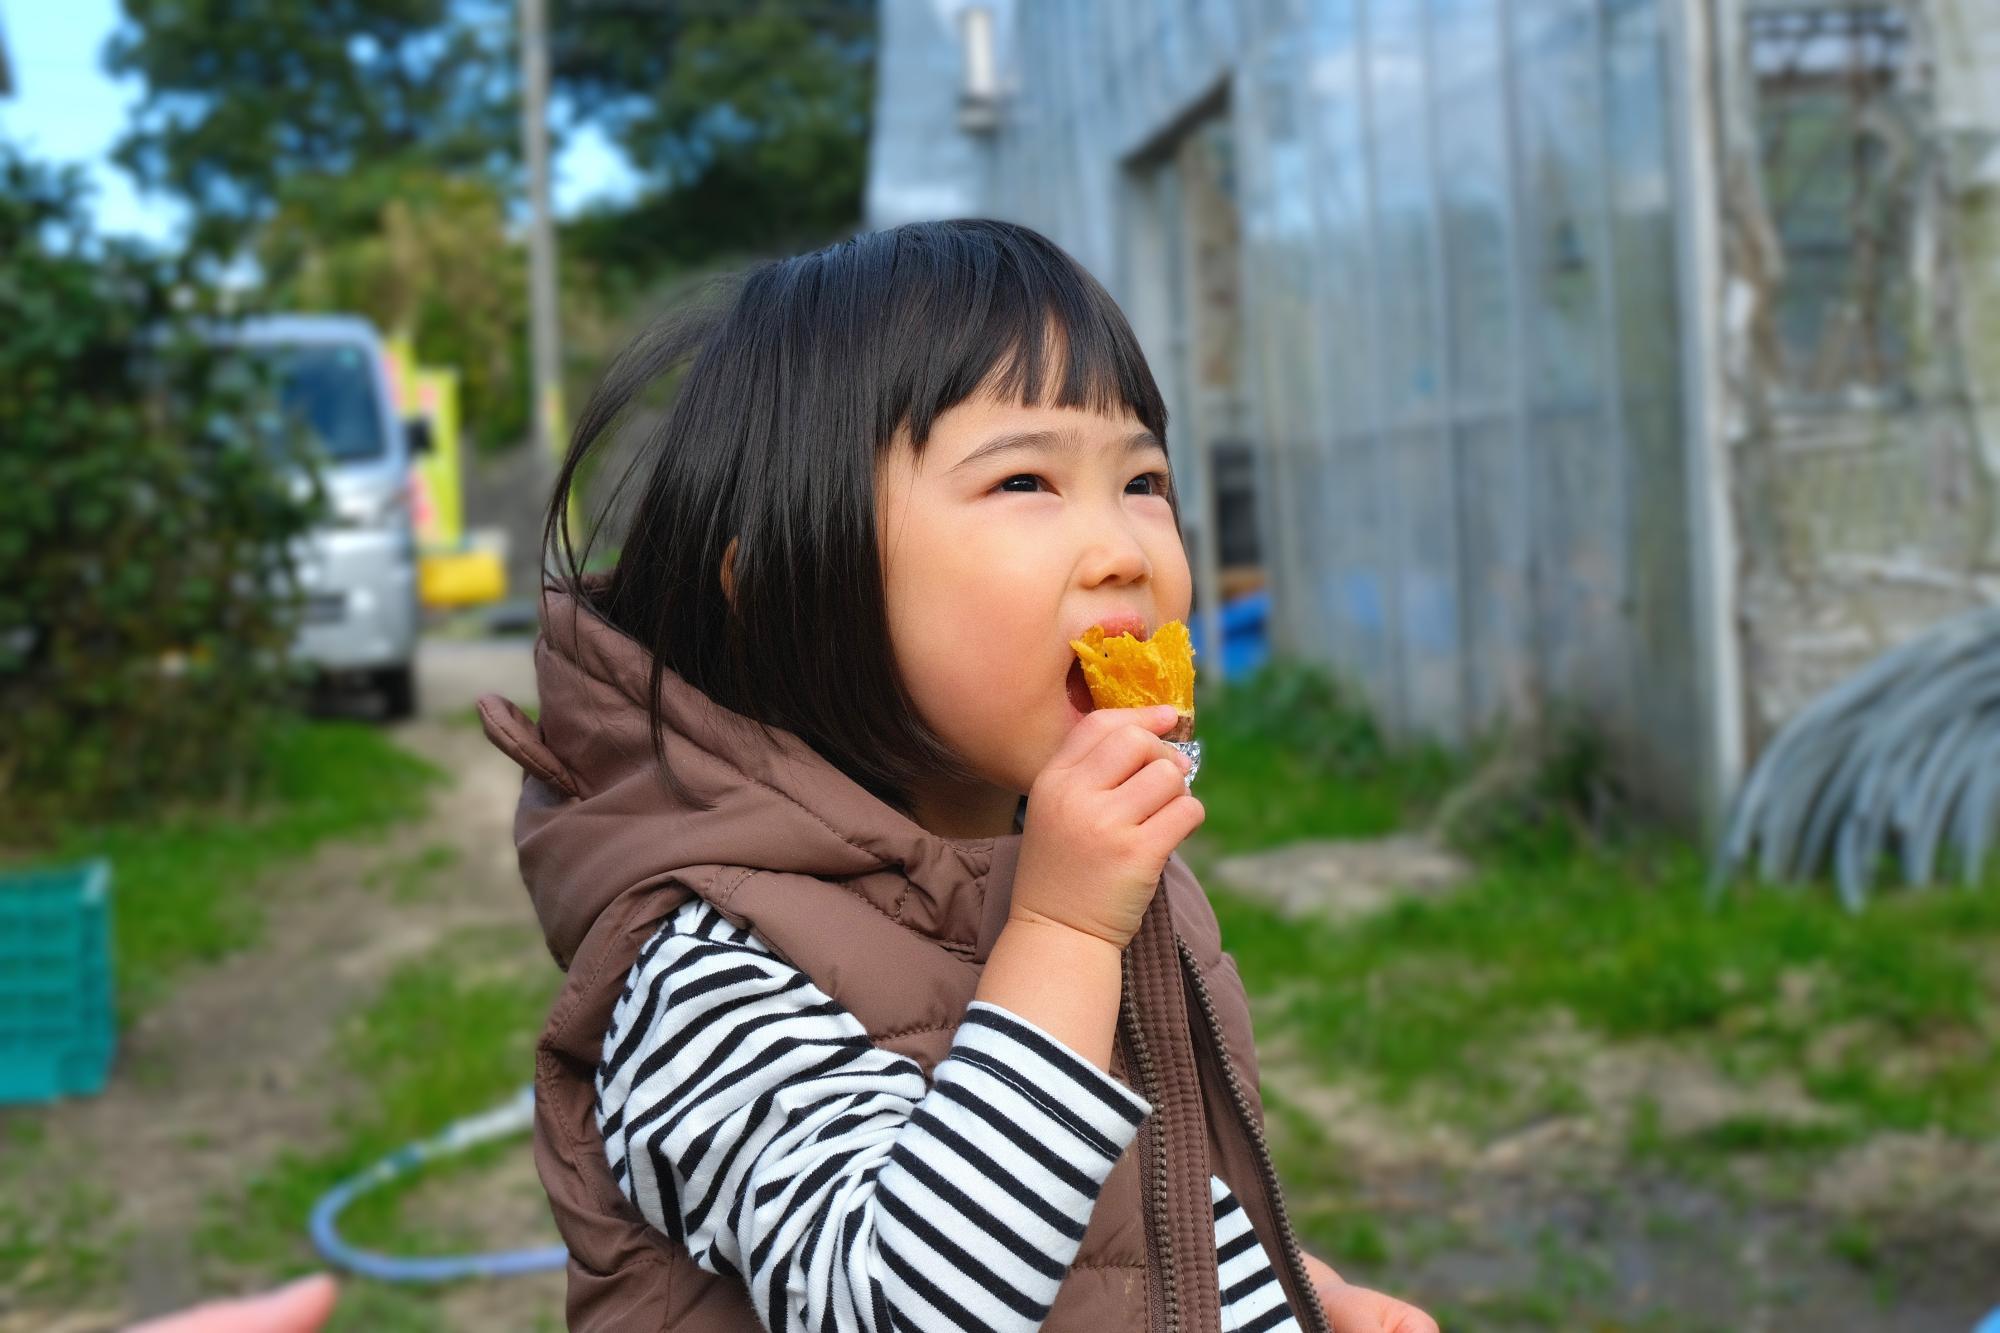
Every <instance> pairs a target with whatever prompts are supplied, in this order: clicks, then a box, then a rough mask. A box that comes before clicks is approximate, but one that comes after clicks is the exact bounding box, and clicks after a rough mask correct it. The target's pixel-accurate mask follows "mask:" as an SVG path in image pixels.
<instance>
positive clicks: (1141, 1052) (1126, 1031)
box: [1119, 951, 1180, 1333]
mask: <svg viewBox="0 0 2000 1333" xmlns="http://www.w3.org/2000/svg"><path fill="white" fill-rule="evenodd" d="M1123 963H1124V969H1125V994H1126V995H1127V996H1130V995H1133V994H1136V992H1135V991H1134V990H1133V988H1132V955H1131V953H1130V952H1129V951H1128V952H1127V953H1126V954H1125V956H1124V959H1123ZM1119 1018H1120V1019H1121V1022H1120V1024H1119V1026H1120V1028H1121V1035H1122V1036H1123V1038H1124V1041H1125V1063H1126V1065H1127V1067H1128V1068H1131V1069H1133V1070H1135V1071H1136V1072H1137V1073H1138V1075H1139V1088H1140V1095H1141V1096H1143V1097H1144V1098H1145V1099H1146V1100H1147V1101H1149V1102H1151V1103H1152V1104H1153V1105H1154V1106H1155V1107H1158V1106H1159V1104H1160V1080H1159V1073H1158V1071H1157V1070H1156V1069H1155V1068H1154V1066H1153V1054H1152V1052H1151V1051H1150V1050H1148V1049H1147V1048H1146V1037H1145V1034H1144V1033H1142V1032H1141V1031H1140V1030H1139V1016H1138V1013H1137V1012H1136V1010H1134V1008H1133V1007H1132V1005H1130V1004H1129V1003H1128V1004H1126V1005H1123V1006H1122V1007H1121V1009H1120V1011H1119ZM1144 1132H1145V1133H1148V1134H1150V1135H1151V1136H1152V1140H1153V1144H1152V1149H1151V1151H1150V1153H1149V1155H1148V1160H1147V1167H1148V1170H1147V1172H1146V1175H1145V1177H1144V1178H1142V1179H1141V1180H1140V1182H1139V1183H1140V1191H1141V1193H1142V1194H1144V1196H1145V1200H1146V1214H1147V1223H1146V1248H1147V1251H1148V1253H1149V1254H1150V1255H1151V1257H1152V1259H1153V1262H1152V1263H1151V1264H1149V1265H1147V1269H1148V1273H1149V1277H1148V1280H1149V1281H1150V1282H1152V1283H1153V1284H1154V1290H1155V1291H1157V1292H1158V1295H1159V1299H1158V1300H1157V1301H1153V1302H1150V1305H1151V1310H1152V1313H1151V1315H1150V1317H1149V1319H1148V1325H1149V1327H1150V1328H1151V1329H1152V1330H1153V1333H1175V1330H1176V1329H1178V1328H1179V1327H1180V1302H1179V1284H1178V1281H1177V1275H1176V1273H1175V1272H1174V1246H1173V1231H1172V1229H1171V1222H1170V1219H1169V1218H1168V1217H1167V1143H1166V1130H1165V1128H1164V1127H1163V1125H1162V1123H1161V1121H1160V1118H1159V1116H1157V1115H1150V1116H1148V1117H1147V1124H1146V1127H1145V1130H1144Z"/></svg>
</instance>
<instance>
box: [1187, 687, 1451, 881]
mask: <svg viewBox="0 0 2000 1333" xmlns="http://www.w3.org/2000/svg"><path fill="white" fill-rule="evenodd" d="M1199 716H1200V727H1201V746H1202V761H1201V762H1202V767H1201V775H1200V777H1198V778H1197V779H1196V782H1197V786H1198V791H1199V793H1200V796H1201V800H1202V805H1203V806H1204V807H1205V808H1206V810H1207V812H1208V813H1207V818H1206V819H1205V820H1204V821H1203V823H1202V827H1201V839H1202V841H1203V843H1204V844H1205V845H1207V846H1209V847H1212V848H1213V849H1215V850H1216V851H1218V852H1235V851H1243V850H1250V849H1254V848H1258V847H1269V846H1274V845H1276V844H1278V843H1284V842H1293V841H1296V840H1299V839H1303V838H1365V837H1375V836H1379V835H1382V834H1386V833H1390V832H1393V831H1394V830H1396V829H1398V828H1400V827H1402V826H1403V825H1404V824H1406V823H1407V822H1408V821H1409V820H1410V819H1411V818H1413V817H1414V816H1415V815H1416V814H1417V813H1418V812H1420V811H1422V810H1424V809H1425V808H1427V807H1428V806H1430V805H1431V804H1432V803H1434V802H1435V801H1436V800H1437V799H1438V798H1439V797H1440V796H1441V795H1442V794H1443V793H1444V792H1445V791H1446V790H1447V789H1448V788H1449V787H1450V786H1451V784H1452V782H1453V780H1454V779H1455V777H1456V776H1457V774H1458V772H1459V765H1458V762H1457V761H1456V760H1454V759H1453V758H1452V757H1451V756H1449V755H1448V754H1447V753H1446V752H1445V751H1443V750H1440V749H1436V748H1434V747H1429V746H1424V747H1418V748H1414V749H1407V750H1404V749H1397V748H1394V747H1392V746H1391V745H1390V744H1389V742H1388V740H1387V738H1386V737H1384V736H1383V734H1382V732H1381V731H1380V729H1379V728H1378V727H1377V726H1376V725H1375V723H1374V721H1373V720H1372V719H1371V718H1370V717H1369V716H1368V714H1367V713H1366V711H1365V710H1364V709H1363V708H1362V707H1361V706H1360V705H1359V703H1358V702H1357V701H1356V700H1355V699H1354V698H1353V697H1352V696H1350V695H1348V694H1347V693H1346V692H1344V691H1343V690H1342V689H1341V688H1340V687H1338V686H1337V685H1335V684H1334V683H1332V682H1331V681H1329V680H1328V679H1327V678H1326V677H1324V676H1322V675H1319V674H1318V673H1316V672H1312V671H1309V670H1305V669H1301V668H1297V667H1290V666H1284V665H1280V666H1276V667H1273V668H1270V669H1267V670H1266V671H1265V672H1263V673H1261V674H1260V675H1259V676H1257V677H1256V678H1254V679H1251V680H1248V681H1245V682H1241V683H1238V684H1234V685H1231V686H1228V687H1225V688H1223V689H1221V690H1219V691H1217V692H1216V693H1214V694H1213V695H1204V696H1203V698H1202V700H1201V702H1200V706H1199Z"/></svg>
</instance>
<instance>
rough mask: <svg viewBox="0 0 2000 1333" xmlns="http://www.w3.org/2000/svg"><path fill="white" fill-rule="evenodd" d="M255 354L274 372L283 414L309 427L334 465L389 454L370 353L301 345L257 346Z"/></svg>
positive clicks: (336, 346) (333, 345)
mask: <svg viewBox="0 0 2000 1333" xmlns="http://www.w3.org/2000/svg"><path fill="white" fill-rule="evenodd" d="M253 354H254V355H255V356H256V357H257V359H258V360H260V361H262V362H263V363H264V364H265V365H267V366H268V367H269V368H270V370H271V372H272V379H273V382H274V385H275V387H276V389H277V394H278V408H279V410H280V411H281V412H282V413H283V414H284V416H285V417H287V418H289V419H290V420H293V421H296V422H298V423H299V424H300V425H302V426H304V427H305V428H306V430H308V431H309V432H310V433H311V434H312V436H313V438H314V441H315V442H316V443H317V444H318V445H319V446H320V447H321V448H323V449H324V450H325V451H326V456H327V458H328V459H329V460H330V461H332V462H335V463H353V462H360V461H363V460H366V459H373V458H380V457H382V456H383V454H385V453H386V452H387V451H388V447H389V442H388V441H387V440H385V439H384V438H383V437H382V412H381V405H380V404H379V403H378V402H377V401H376V397H375V368H374V366H373V365H371V364H370V361H369V355H368V350H367V349H366V348H364V347H358V346H354V345H351V344H340V343H320V344H306V343H296V344H280V345H275V346H264V347H257V348H255V349H253Z"/></svg>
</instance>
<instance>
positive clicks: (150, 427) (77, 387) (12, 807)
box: [0, 144, 323, 841]
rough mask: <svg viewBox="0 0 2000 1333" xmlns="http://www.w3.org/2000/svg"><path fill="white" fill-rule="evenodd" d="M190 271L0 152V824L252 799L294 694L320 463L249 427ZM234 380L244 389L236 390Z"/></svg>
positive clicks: (58, 177)
mask: <svg viewBox="0 0 2000 1333" xmlns="http://www.w3.org/2000/svg"><path fill="white" fill-rule="evenodd" d="M202 291H203V289H202V287H201V286H200V284H198V283H196V282H194V281H193V280H192V278H191V275H190V273H189V272H188V271H187V270H186V269H185V267H184V266H183V265H181V264H179V263H177V262H176V261H173V260H170V259H166V258H162V257H160V256H158V255H156V254H154V253H152V252H151V251H148V250H146V249H144V248H143V247H140V246H138V245H136V244H132V243H125V242H115V241H109V240H103V239H100V238H97V237H94V236H93V235H92V234H91V231H90V228H89V225H88V222H87V219H86V216H85V211H84V197H83V187H82V183H81V181H80V178H79V177H78V175H77V173H76V172H75V171H74V170H65V171H56V170H52V169H50V168H48V167H46V166H43V165H40V164H38V163H35V162H33V161H31V160H29V159H27V158H25V157H24V156H22V155H21V154H20V153H19V152H18V150H16V149H14V148H11V147H9V146H7V145H5V144H0V718H4V719H5V720H6V721H5V724H4V727H0V836H4V837H6V838H8V839H9V840H20V839H24V838H25V839H27V840H30V841H33V840H35V835H36V834H37V833H39V832H43V831H45V830H46V829H47V828H48V826H49V825H50V824H51V823H52V822H53V821H57V820H65V819H74V818H78V817H101V816H114V815H129V814H132V813H135V812H137V811H139V810H143V809H147V808H150V807H153V806H155V805H157V804H159V803H160V802H161V801H162V800H163V799H164V798H167V797H172V798H176V799H179V798H208V797H214V796H241V795H242V794H244V791H245V786H246V783H247V782H248V781H249V780H250V779H252V778H253V777H254V773H253V771H252V769H253V763H254V760H253V756H254V755H255V754H256V753H257V748H258V747H257V745H256V741H257V738H258V736H259V735H260V733H261V731H262V728H263V726H264V725H265V723H266V721H267V720H268V717H269V715H270V713H271V712H272V710H274V709H278V708H281V707H283V706H284V701H285V700H286V699H287V698H288V697H289V694H290V691H289V688H288V687H289V685H290V684H291V683H292V682H291V680H290V675H291V668H289V667H288V666H287V664H286V649H287V647H288V645H289V643H290V641H291V637H292V635H293V632H294V629H295V626H296V615H297V603H298V599H297V596H296V593H295V592H294V591H293V589H294V587H295V583H294V581H293V579H292V578H291V577H290V576H291V571H292V565H291V559H290V548H291V543H292V542H293V541H294V540H295V539H296V538H298V537H299V536H301V535H302V534H304V533H305V532H306V531H307V530H308V529H309V527H310V526H311V525H312V523H313V522H314V521H315V520H316V519H317V518H318V516H319V514H320V513H321V512H322V511H321V508H320V506H321V504H322V503H323V498H322V492H321V491H320V488H319V485H318V481H317V472H316V470H315V469H314V468H313V467H312V466H311V463H310V460H309V459H306V458H305V457H304V456H303V455H302V454H295V455H294V456H292V457H286V456H284V455H285V454H286V453H287V452H288V450H287V449H286V448H285V447H284V445H285V441H284V440H283V439H282V438H280V437H279V436H278V433H276V432H264V433H259V432H255V431H252V430H249V429H246V428H245V426H246V423H247V422H249V421H250V419H251V418H250V416H249V404H250V398H249V396H248V395H250V394H252V393H255V392H257V391H258V386H254V385H250V384H249V382H248V381H247V380H246V377H245V376H244V374H243V372H242V370H241V368H240V365H239V366H238V367H234V368H232V367H229V366H228V365H227V364H226V362H225V360H224V358H223V357H222V356H221V355H219V354H218V353H216V352H215V351H213V350H211V349H210V348H208V347H206V346H204V344H203V342H202V340H201V339H200V338H198V337H197V336H196V334H195V328H196V323H195V321H197V320H200V319H203V318H209V317H212V315H211V312H210V310H209V309H208V308H207V307H208V306H209V305H210V304H211V303H209V302H207V301H205V299H204V298H203V296H202V294H201V293H202ZM232 383H233V384H234V386H235V387H233V388H232V387H230V385H231V384H232Z"/></svg>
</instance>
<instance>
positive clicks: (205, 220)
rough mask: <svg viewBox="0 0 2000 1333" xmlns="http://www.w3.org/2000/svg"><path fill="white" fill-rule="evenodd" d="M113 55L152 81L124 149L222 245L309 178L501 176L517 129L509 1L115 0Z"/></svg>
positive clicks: (199, 230) (129, 162)
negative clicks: (422, 171) (418, 173)
mask: <svg viewBox="0 0 2000 1333" xmlns="http://www.w3.org/2000/svg"><path fill="white" fill-rule="evenodd" d="M121 7H122V10H123V16H124V17H123V22H122V23H121V24H120V26H119V28H118V29H117V31H116V32H115V33H114V34H113V35H112V38H111V40H110V43H109V45H108V46H107V48H106V51H105V63H106V64H107V66H108V67H109V68H110V69H111V71H112V72H113V73H116V74H125V75H132V76H135V77H137V78H138V79H139V80H140V82H141V83H142V84H143V85H144V88H145V92H144V94H143V95H142V97H141V99H140V102H139V104H138V106H137V107H136V108H135V110H134V113H133V121H132V125H131V127H130V129H128V130H127V131H126V133H125V135H124V136H123V137H122V138H121V139H120V141H119V144H118V147H117V149H116V154H115V155H116V157H117V160H118V161H119V162H120V163H121V164H122V165H124V166H125V167H127V168H128V169H129V170H131V171H132V172H133V174H134V175H136V176H137V177H138V179H139V180H140V182H141V183H142V184H144V185H146V186H147V187H149V188H153V189H161V190H166V191H170V192H172V193H173V194H176V195H178V196H180V197H181V198H183V199H185V200H186V201H187V202H188V204H189V205H190V206H191V208H192V209H193V211H194V213H195V217H196V237H195V239H196V240H197V241H198V242H199V243H201V244H202V245H204V246H206V247H209V248H213V249H218V250H224V251H226V250H228V249H230V248H232V247H233V246H234V244H235V243H237V242H239V241H240V240H241V239H242V238H243V237H244V236H246V235H247V234H248V232H249V231H250V229H251V228H252V227H253V226H254V225H255V223H256V222H257V221H259V220H260V219H261V218H263V217H265V216H266V215H267V214H268V212H269V211H270V209H271V208H272V207H274V206H275V204H276V202H277V198H278V194H279V191H280V187H281V186H282V185H283V184H284V182H285V181H287V180H288V179H290V178H292V177H295V176H301V175H333V174H340V173H345V172H351V171H356V170H361V169H365V168H367V167H370V166H372V165H375V164H377V163H381V162H385V161H400V162H422V163H423V164H424V165H426V166H428V167H429V168H431V169H433V170H437V171H442V172H449V173H474V174H489V175H490V174H494V173H497V172H500V171H503V170H504V169H505V167H506V165H507V164H508V163H509V162H510V161H511V160H512V153H513V151H514V145H515V141H516V136H517V133H518V124H519V122H518V113H517V111H516V107H515V102H514V94H513V86H514V85H513V80H512V70H513V62H512V56H511V54H510V51H511V42H512V40H513V39H512V27H511V25H510V23H509V18H508V16H509V15H510V14H511V12H512V6H511V5H510V4H508V3H506V0H313V3H310V4H300V3H298V2H297V0H121Z"/></svg>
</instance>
